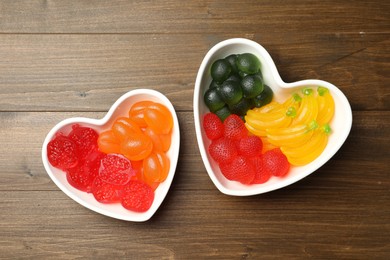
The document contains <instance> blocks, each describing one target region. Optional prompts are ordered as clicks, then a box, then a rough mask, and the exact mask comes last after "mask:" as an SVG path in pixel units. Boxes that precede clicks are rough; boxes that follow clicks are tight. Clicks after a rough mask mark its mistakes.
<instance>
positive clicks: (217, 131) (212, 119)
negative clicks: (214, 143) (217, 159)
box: [203, 112, 224, 140]
mask: <svg viewBox="0 0 390 260" xmlns="http://www.w3.org/2000/svg"><path fill="white" fill-rule="evenodd" d="M203 129H204V131H205V133H206V135H207V137H208V138H209V139H210V140H215V139H218V138H220V137H222V135H223V133H224V125H223V123H222V121H221V119H219V117H218V116H217V115H216V114H214V113H211V112H210V113H207V114H206V115H205V116H204V117H203Z"/></svg>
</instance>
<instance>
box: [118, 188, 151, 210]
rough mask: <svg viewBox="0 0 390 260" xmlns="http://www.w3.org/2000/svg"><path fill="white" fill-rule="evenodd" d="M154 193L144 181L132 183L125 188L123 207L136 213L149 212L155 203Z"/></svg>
mask: <svg viewBox="0 0 390 260" xmlns="http://www.w3.org/2000/svg"><path fill="white" fill-rule="evenodd" d="M153 200H154V191H153V189H152V188H151V187H150V186H149V185H148V184H146V183H144V182H142V181H130V182H129V183H128V184H126V185H125V187H124V188H123V193H122V206H123V207H124V208H126V209H128V210H133V211H136V212H145V211H147V210H148V209H149V208H150V207H151V206H152V203H153Z"/></svg>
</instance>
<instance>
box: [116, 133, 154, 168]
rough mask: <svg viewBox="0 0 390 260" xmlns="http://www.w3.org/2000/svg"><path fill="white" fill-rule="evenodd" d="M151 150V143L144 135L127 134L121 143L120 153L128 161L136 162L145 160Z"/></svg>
mask: <svg viewBox="0 0 390 260" xmlns="http://www.w3.org/2000/svg"><path fill="white" fill-rule="evenodd" d="M152 149H153V142H152V139H150V137H149V136H147V135H145V134H144V133H142V132H141V133H136V132H133V133H129V135H128V136H127V139H126V140H125V141H123V142H121V153H122V154H123V155H124V156H126V157H127V158H128V159H129V160H132V161H138V160H142V159H144V158H146V157H147V156H148V155H149V154H150V153H151V152H152Z"/></svg>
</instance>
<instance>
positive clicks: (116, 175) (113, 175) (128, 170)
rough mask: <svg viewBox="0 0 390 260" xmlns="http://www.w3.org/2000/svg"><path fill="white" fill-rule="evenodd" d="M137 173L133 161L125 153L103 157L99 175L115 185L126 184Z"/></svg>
mask: <svg viewBox="0 0 390 260" xmlns="http://www.w3.org/2000/svg"><path fill="white" fill-rule="evenodd" d="M133 175H135V172H134V171H133V168H132V167H131V162H130V161H129V159H127V158H126V157H124V156H123V155H118V154H107V155H105V156H104V157H103V159H102V160H101V164H100V169H99V177H100V178H101V179H102V180H103V181H105V182H107V183H110V184H113V185H125V184H126V183H128V182H129V181H130V179H131V177H132V176H133Z"/></svg>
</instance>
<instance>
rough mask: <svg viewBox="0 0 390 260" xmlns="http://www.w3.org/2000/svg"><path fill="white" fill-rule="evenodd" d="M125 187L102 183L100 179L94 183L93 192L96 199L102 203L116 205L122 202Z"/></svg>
mask: <svg viewBox="0 0 390 260" xmlns="http://www.w3.org/2000/svg"><path fill="white" fill-rule="evenodd" d="M121 188H123V186H120V187H119V186H115V185H112V184H109V183H106V182H104V181H102V179H100V178H99V177H97V178H95V180H94V181H93V183H92V189H91V192H92V194H93V196H94V197H95V199H96V200H97V201H99V202H102V203H114V202H119V201H120V192H121Z"/></svg>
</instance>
